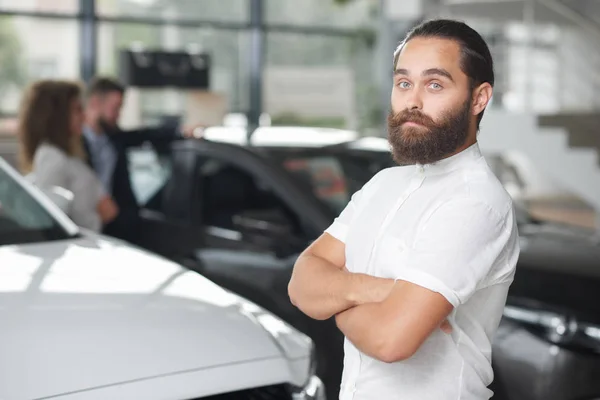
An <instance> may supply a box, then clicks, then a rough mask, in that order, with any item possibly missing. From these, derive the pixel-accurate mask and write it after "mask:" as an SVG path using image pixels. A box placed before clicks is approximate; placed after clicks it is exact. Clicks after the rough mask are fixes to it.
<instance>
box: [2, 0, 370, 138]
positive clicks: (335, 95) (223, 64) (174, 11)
mask: <svg viewBox="0 0 600 400" xmlns="http://www.w3.org/2000/svg"><path fill="white" fill-rule="evenodd" d="M85 1H90V3H88V4H90V5H91V4H95V10H94V14H87V13H86V10H85V9H82V10H80V8H79V7H80V4H85ZM375 3H376V2H372V1H369V0H355V1H353V2H349V4H347V5H339V4H337V2H336V1H334V0H327V1H324V0H303V1H302V3H299V2H298V1H297V0H264V3H263V4H264V6H263V7H264V16H263V24H262V26H261V30H262V32H263V33H264V40H265V46H264V49H265V50H264V52H265V53H264V57H265V59H264V71H263V73H262V75H263V80H264V81H263V85H262V90H263V104H262V106H263V108H264V111H265V112H267V113H269V114H272V115H271V116H272V121H273V122H274V123H279V124H291V123H293V124H305V125H306V124H308V125H315V124H318V125H327V126H339V127H355V128H359V127H361V126H363V125H365V122H364V121H368V117H369V115H370V112H369V111H368V105H369V104H370V102H369V101H368V100H365V97H364V96H368V95H371V94H373V90H374V85H373V84H372V83H371V81H372V78H371V76H372V74H370V73H369V72H368V71H369V70H370V69H371V65H370V64H371V62H372V57H371V54H372V51H373V45H374V43H373V40H372V37H373V35H372V29H371V27H372V25H373V21H374V18H375V17H374V16H375V14H376V10H375V9H374V8H373V5H374V4H375ZM250 22H251V21H250V0H95V2H92V1H91V0H84V2H82V1H81V0H0V59H1V60H5V61H3V63H2V68H0V121H1V123H0V131H1V130H3V129H4V130H7V129H8V130H10V129H9V128H7V127H12V126H14V118H15V116H16V112H17V110H18V106H19V102H20V98H21V95H22V93H23V90H24V88H25V87H26V86H27V85H28V84H29V83H30V82H32V81H35V80H37V79H43V78H64V79H74V80H79V79H83V78H86V77H83V76H81V72H80V71H81V69H82V63H83V60H82V57H81V49H82V48H83V49H86V48H92V49H95V60H94V65H95V72H96V74H101V75H108V76H114V77H118V76H119V54H120V52H121V51H123V50H126V49H130V48H132V47H135V48H142V49H163V50H188V49H194V50H200V51H205V52H207V53H209V54H210V56H211V59H212V69H211V76H210V90H211V91H214V92H217V93H219V94H222V95H223V96H224V97H225V101H226V105H227V111H228V112H232V113H244V114H245V113H247V112H248V111H249V109H250V68H249V60H250V54H251V49H250V28H251V26H250ZM85 24H89V25H91V26H92V27H93V30H94V32H95V35H92V36H91V37H89V38H88V37H85V36H82V34H81V32H83V30H82V29H83V26H84V25H85ZM84 40H88V41H91V42H85V43H82V41H84ZM282 88H283V89H284V90H282ZM130 92H132V93H135V94H132V96H130V97H131V98H135V107H137V108H138V110H136V114H138V115H139V116H140V118H138V122H139V123H154V122H156V121H158V120H160V119H161V118H162V117H164V116H169V115H177V114H180V113H181V112H182V111H183V110H184V108H185V97H186V93H184V92H182V91H175V90H170V89H164V90H135V89H133V90H130ZM359 95H360V96H361V99H362V101H357V96H359ZM371 97H374V98H376V95H375V96H371ZM128 106H129V105H128ZM125 114H126V115H127V113H125ZM366 125H369V122H366Z"/></svg>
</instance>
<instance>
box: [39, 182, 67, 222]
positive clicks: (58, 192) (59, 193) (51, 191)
mask: <svg viewBox="0 0 600 400" xmlns="http://www.w3.org/2000/svg"><path fill="white" fill-rule="evenodd" d="M42 192H44V194H45V195H46V196H48V198H49V199H50V200H52V202H53V203H54V204H56V205H57V206H58V208H60V209H61V211H62V212H64V213H65V214H67V215H69V212H70V211H71V204H72V203H73V192H71V191H70V190H67V189H65V188H62V187H60V186H52V187H50V188H44V189H42Z"/></svg>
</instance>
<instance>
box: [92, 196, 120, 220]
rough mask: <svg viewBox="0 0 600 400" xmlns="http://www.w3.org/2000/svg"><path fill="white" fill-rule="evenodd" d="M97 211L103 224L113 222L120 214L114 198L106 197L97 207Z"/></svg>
mask: <svg viewBox="0 0 600 400" xmlns="http://www.w3.org/2000/svg"><path fill="white" fill-rule="evenodd" d="M96 211H97V212H98V215H99V216H100V220H101V221H102V223H103V224H107V223H109V222H111V221H112V220H113V219H115V217H116V216H117V215H118V214H119V207H118V206H117V204H116V203H115V202H114V200H113V199H112V197H110V196H104V197H103V198H102V199H101V200H100V201H99V202H98V205H97V206H96Z"/></svg>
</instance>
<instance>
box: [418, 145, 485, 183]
mask: <svg viewBox="0 0 600 400" xmlns="http://www.w3.org/2000/svg"><path fill="white" fill-rule="evenodd" d="M481 157H482V156H481V150H480V149H479V144H478V143H477V142H476V143H475V144H473V145H471V146H470V147H467V148H466V149H465V150H463V151H461V152H460V153H458V154H455V155H453V156H451V157H448V158H444V159H443V160H440V161H436V162H434V163H431V164H417V165H416V169H417V172H419V173H425V175H438V174H443V173H446V172H450V171H453V170H455V169H458V168H460V167H461V166H464V165H466V164H468V163H469V162H471V161H473V160H477V159H479V158H481Z"/></svg>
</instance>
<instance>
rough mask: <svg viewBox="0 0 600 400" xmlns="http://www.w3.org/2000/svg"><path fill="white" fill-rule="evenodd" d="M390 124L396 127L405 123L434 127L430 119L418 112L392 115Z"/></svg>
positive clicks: (402, 112) (407, 111)
mask: <svg viewBox="0 0 600 400" xmlns="http://www.w3.org/2000/svg"><path fill="white" fill-rule="evenodd" d="M392 122H393V124H394V125H396V126H400V125H402V124H404V123H406V122H412V123H415V124H419V125H423V126H435V122H434V121H433V119H431V117H429V116H427V115H425V114H423V113H422V112H420V111H414V110H412V111H411V110H404V111H401V112H399V113H397V114H394V116H393V118H392Z"/></svg>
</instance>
